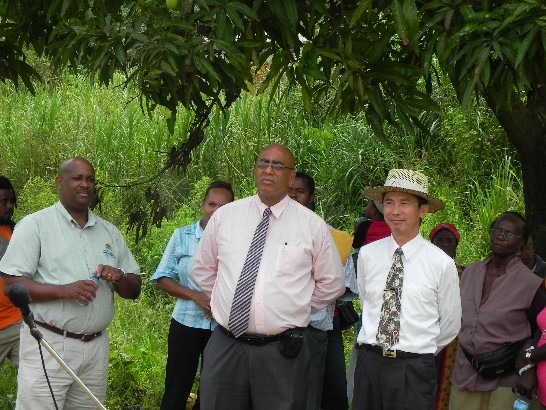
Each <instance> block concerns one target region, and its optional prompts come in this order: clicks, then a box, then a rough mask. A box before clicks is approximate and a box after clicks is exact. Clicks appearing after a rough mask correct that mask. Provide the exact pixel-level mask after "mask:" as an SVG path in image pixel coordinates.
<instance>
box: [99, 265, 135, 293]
mask: <svg viewBox="0 0 546 410" xmlns="http://www.w3.org/2000/svg"><path fill="white" fill-rule="evenodd" d="M95 276H97V277H99V278H100V279H101V280H104V281H106V282H111V283H112V284H113V285H114V289H115V291H116V292H117V293H118V295H119V296H121V297H122V298H123V299H136V298H138V296H139V295H140V289H141V287H142V279H141V278H140V275H135V274H133V273H129V272H127V273H126V274H124V273H123V271H122V270H121V269H119V268H114V267H112V266H109V265H102V264H101V265H99V266H97V271H96V272H95Z"/></svg>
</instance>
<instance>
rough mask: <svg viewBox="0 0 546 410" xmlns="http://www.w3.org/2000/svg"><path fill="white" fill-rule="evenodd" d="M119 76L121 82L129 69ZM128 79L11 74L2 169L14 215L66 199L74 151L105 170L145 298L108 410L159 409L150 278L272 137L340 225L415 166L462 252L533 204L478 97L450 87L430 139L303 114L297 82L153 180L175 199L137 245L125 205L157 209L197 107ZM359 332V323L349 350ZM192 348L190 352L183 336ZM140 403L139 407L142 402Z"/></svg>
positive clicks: (160, 342) (114, 377) (107, 208)
mask: <svg viewBox="0 0 546 410" xmlns="http://www.w3.org/2000/svg"><path fill="white" fill-rule="evenodd" d="M120 83H121V79H120ZM135 97H136V96H135V95H133V94H132V93H131V91H130V90H126V89H123V88H122V87H111V88H109V89H105V88H92V87H90V86H89V85H88V83H87V82H86V80H85V79H84V78H80V77H78V76H70V75H63V76H61V77H53V76H49V77H48V81H47V82H46V83H45V84H44V85H42V86H40V87H38V89H37V93H36V95H35V96H31V95H30V94H29V93H28V92H26V91H16V90H14V89H13V88H12V87H10V86H8V85H4V84H0V107H1V108H0V136H1V138H0V174H3V175H6V176H7V177H9V178H10V179H11V180H12V181H13V182H14V184H15V187H16V190H17V192H18V205H19V206H18V208H17V212H16V220H19V219H21V218H22V217H24V216H25V215H27V214H29V213H31V212H34V211H36V210H38V209H41V208H43V207H45V206H48V205H50V204H52V203H53V202H54V201H55V200H56V193H55V190H54V184H53V180H54V177H55V174H56V169H57V167H58V165H59V164H60V162H61V161H62V160H64V159H65V158H67V157H70V156H74V155H81V156H85V157H87V158H88V159H89V160H90V161H91V162H92V163H93V164H94V165H95V168H96V171H97V178H98V181H99V189H100V198H101V202H100V205H99V207H98V208H97V209H96V212H97V213H99V214H100V215H102V216H103V217H104V218H106V219H108V220H110V221H111V222H113V223H114V224H116V225H117V226H118V227H119V228H120V230H122V232H124V233H125V234H126V238H127V241H128V243H129V246H130V248H131V249H132V251H133V253H134V255H135V257H136V258H137V260H138V262H139V264H140V266H141V269H142V275H143V280H144V290H143V293H142V296H141V298H140V299H139V300H137V301H135V302H129V301H124V300H120V299H119V298H118V299H117V300H116V316H115V319H114V322H113V323H112V325H111V326H110V328H109V332H110V337H111V358H110V369H109V381H108V387H109V390H108V398H107V402H106V405H107V407H108V408H110V409H121V408H124V409H130V408H135V409H136V408H142V409H156V408H158V407H159V402H160V398H161V394H162V389H163V377H164V365H165V361H166V347H167V340H166V339H167V330H168V325H169V321H170V315H171V311H172V308H173V306H174V300H173V299H172V298H170V297H167V296H166V295H164V294H163V293H161V292H159V291H158V290H157V289H156V288H155V287H154V286H153V285H151V284H150V283H149V282H148V278H149V276H150V275H151V274H152V273H153V271H154V269H155V267H156V266H157V264H158V263H159V260H160V258H161V255H162V252H163V249H164V247H165V245H166V243H167V241H168V239H169V237H170V235H171V234H172V232H173V230H174V229H175V228H177V227H179V226H182V225H186V224H189V223H191V222H192V221H194V220H196V219H198V218H199V217H200V208H199V206H200V202H201V200H202V196H203V193H204V189H205V187H206V186H207V184H208V183H209V182H210V180H212V179H217V178H222V179H227V180H229V181H231V182H232V183H233V185H234V188H235V192H236V196H237V197H238V198H241V197H244V196H247V195H250V194H252V193H253V192H254V184H253V179H252V167H253V161H254V158H255V156H256V154H257V153H258V151H259V150H260V149H261V147H263V146H265V145H267V144H269V143H273V142H280V143H283V144H285V145H287V146H288V147H290V148H291V149H292V151H293V152H294V154H295V156H296V159H297V168H298V170H301V171H304V172H307V173H309V174H311V175H313V176H314V177H315V180H316V183H317V192H316V194H317V198H318V203H317V205H318V207H317V212H318V213H319V214H320V215H322V216H323V217H324V218H325V220H326V221H327V222H328V223H330V224H331V225H333V226H335V227H338V228H340V229H345V230H348V231H350V232H351V231H352V229H353V224H354V221H355V220H356V218H357V216H358V213H359V211H360V210H362V209H363V206H364V203H365V200H364V198H363V196H362V190H363V188H364V187H365V186H374V185H380V184H381V183H382V182H383V180H384V178H385V175H386V173H387V171H388V170H389V169H390V168H395V167H408V168H413V169H419V170H422V171H424V172H425V173H426V174H427V175H428V176H429V177H430V183H431V191H432V193H433V194H436V195H437V196H439V197H440V198H442V199H443V200H444V201H445V202H446V204H447V207H446V210H445V211H443V212H440V213H437V214H431V215H429V216H427V217H426V218H425V220H424V222H423V225H422V233H423V234H424V235H428V232H429V231H430V229H431V228H432V227H433V226H434V225H435V224H437V223H439V222H444V221H449V222H451V223H454V224H455V225H456V226H457V227H458V229H459V230H460V232H461V234H462V241H461V244H460V247H459V252H458V257H457V259H458V262H459V263H461V264H466V263H468V262H470V261H473V260H478V259H481V258H483V257H484V256H485V255H486V254H487V227H488V224H489V222H490V221H491V220H492V218H493V217H494V216H495V215H496V214H498V213H499V212H501V211H503V210H507V209H516V210H520V211H522V210H523V201H522V184H521V176H520V171H519V168H518V165H517V161H516V160H515V154H514V152H515V151H513V150H512V149H510V148H508V149H506V148H503V147H506V146H508V143H507V140H506V137H505V135H504V134H503V132H502V129H501V128H500V127H499V126H498V124H497V123H496V121H495V119H494V118H493V116H492V115H491V113H490V112H489V111H487V109H486V108H484V107H483V106H480V105H477V106H475V107H473V108H472V110H469V111H466V112H463V111H461V110H460V109H459V108H458V105H457V103H456V101H455V99H454V97H453V94H452V91H451V90H450V88H449V87H447V86H444V87H439V95H438V96H437V98H438V99H439V100H440V103H441V106H442V112H441V113H438V114H423V118H424V119H425V122H426V123H427V124H428V127H429V129H430V135H425V134H419V133H418V134H416V135H407V134H401V133H399V132H397V131H396V130H388V135H389V137H388V138H387V139H386V140H384V141H379V140H377V138H376V137H374V135H373V134H372V133H371V131H370V128H369V127H368V126H367V125H366V123H365V120H364V116H355V117H343V118H337V119H329V118H326V117H325V116H324V115H322V112H321V107H316V109H315V112H314V113H313V114H312V115H308V114H305V112H304V109H303V106H302V103H301V98H300V96H299V95H298V94H297V92H294V91H291V90H286V89H285V90H282V93H280V94H279V95H276V96H273V97H272V100H271V101H269V100H268V98H269V97H268V96H255V95H252V94H246V95H243V96H242V97H241V98H240V99H239V100H238V101H237V102H236V103H235V104H234V105H233V106H232V108H231V109H230V110H229V111H228V112H227V113H224V114H223V113H220V112H214V114H213V116H212V118H211V124H210V126H209V127H208V129H207V132H206V138H205V141H204V142H203V143H202V144H201V146H199V147H198V148H197V150H196V151H195V152H194V155H193V161H192V163H191V165H190V166H189V168H188V170H187V173H185V174H184V173H178V172H175V171H169V172H165V173H164V174H163V176H162V178H161V179H156V180H154V181H153V185H154V186H156V187H157V188H158V190H159V192H160V193H161V196H162V198H163V199H164V200H165V202H166V204H167V210H168V219H167V220H166V221H164V222H163V223H162V225H161V227H158V228H156V227H150V228H149V229H148V233H147V236H146V237H145V238H144V239H143V240H141V241H140V242H138V243H137V242H136V241H135V231H134V230H131V229H128V225H127V215H128V213H129V212H130V211H132V210H134V209H135V208H136V207H140V208H141V209H143V210H145V211H147V210H148V205H147V203H146V202H145V200H144V189H145V187H147V185H146V184H142V183H140V182H143V181H145V180H147V179H149V178H150V177H151V176H153V175H156V174H157V173H158V172H159V170H160V169H161V167H162V165H163V163H164V161H165V158H166V154H167V153H168V152H169V150H170V148H171V147H172V146H173V145H175V144H179V143H181V142H182V141H183V139H184V138H185V130H186V129H187V126H188V123H189V121H191V118H192V116H191V114H190V113H185V112H182V113H181V114H180V116H179V118H178V122H177V126H176V132H175V134H174V135H170V134H169V133H168V132H167V126H166V119H167V118H168V116H169V114H168V113H167V112H164V111H161V110H157V111H156V112H155V113H154V115H153V116H152V117H151V118H150V117H146V116H145V115H144V114H143V113H142V112H141V109H140V107H139V105H138V102H137V101H138V98H135ZM352 338H353V334H352V332H350V331H347V332H346V334H345V340H346V345H347V349H346V350H347V355H348V354H349V353H350V344H351V343H352ZM181 348H184V347H183V346H181ZM14 397H15V372H14V370H13V369H12V368H11V366H9V365H7V364H4V366H2V367H1V368H0V410H7V409H12V408H14ZM133 406H134V407H133ZM138 406H140V407H138Z"/></svg>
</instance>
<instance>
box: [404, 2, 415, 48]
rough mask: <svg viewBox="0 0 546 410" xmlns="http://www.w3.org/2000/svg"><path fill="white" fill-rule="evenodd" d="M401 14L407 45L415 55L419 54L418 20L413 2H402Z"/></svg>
mask: <svg viewBox="0 0 546 410" xmlns="http://www.w3.org/2000/svg"><path fill="white" fill-rule="evenodd" d="M403 13H404V20H405V25H406V27H407V33H408V34H407V35H408V41H409V45H410V46H411V48H412V49H413V51H414V52H415V53H419V18H418V17H417V5H416V4H415V0H404V6H403Z"/></svg>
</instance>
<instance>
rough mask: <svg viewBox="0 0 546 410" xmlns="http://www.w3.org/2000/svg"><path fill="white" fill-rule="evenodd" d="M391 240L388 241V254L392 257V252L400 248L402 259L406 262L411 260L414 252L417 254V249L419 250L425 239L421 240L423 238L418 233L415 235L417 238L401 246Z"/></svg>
mask: <svg viewBox="0 0 546 410" xmlns="http://www.w3.org/2000/svg"><path fill="white" fill-rule="evenodd" d="M390 238H391V239H392V240H391V241H390V244H389V246H390V249H389V253H390V255H391V256H393V255H394V251H396V249H398V248H400V247H401V248H402V252H403V253H404V259H406V260H410V259H411V258H412V256H413V255H415V252H417V249H419V247H420V246H421V244H422V243H423V241H424V240H425V239H423V237H422V236H421V234H420V233H418V234H417V236H416V237H415V238H413V239H412V240H411V241H409V242H406V243H405V244H404V245H403V246H400V245H398V244H397V243H396V241H395V240H394V238H393V237H392V235H391V237H390Z"/></svg>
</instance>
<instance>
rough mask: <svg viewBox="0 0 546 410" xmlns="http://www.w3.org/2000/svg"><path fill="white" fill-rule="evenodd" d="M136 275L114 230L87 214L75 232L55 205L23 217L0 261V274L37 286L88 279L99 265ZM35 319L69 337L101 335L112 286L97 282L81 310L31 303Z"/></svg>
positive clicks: (110, 309)
mask: <svg viewBox="0 0 546 410" xmlns="http://www.w3.org/2000/svg"><path fill="white" fill-rule="evenodd" d="M101 263H102V264H104V265H110V266H112V267H115V268H122V269H123V270H125V271H126V272H128V273H134V274H140V268H139V267H138V265H137V263H136V261H135V259H134V257H133V255H132V254H131V251H129V248H128V247H127V245H126V244H125V241H124V240H123V237H122V236H121V233H120V232H119V230H118V229H117V228H116V227H115V226H114V225H112V224H111V223H109V222H107V221H105V220H104V219H102V218H100V217H98V216H96V215H94V214H93V213H92V212H91V211H89V216H88V222H87V224H86V225H85V226H84V227H83V228H81V227H80V226H79V225H78V224H77V223H76V221H74V219H72V217H71V216H70V214H69V213H68V211H67V210H66V209H65V208H64V207H63V205H62V204H61V203H60V202H57V203H56V204H55V205H53V206H50V207H49V208H45V209H42V210H41V211H38V212H36V213H33V214H31V215H28V216H27V217H25V218H23V219H22V220H21V221H20V222H19V223H18V224H17V229H15V231H14V234H13V236H12V238H11V241H10V244H9V246H8V249H7V251H6V253H5V255H4V257H3V258H2V260H1V261H0V271H1V272H3V273H6V274H8V275H13V276H26V277H28V278H30V279H32V280H34V281H36V282H38V283H48V284H54V285H64V284H68V283H72V282H75V281H78V280H82V279H88V278H89V277H90V275H91V274H92V273H93V272H95V271H96V269H97V266H98V265H99V264H101ZM30 308H31V310H32V312H33V313H34V317H35V318H36V320H39V321H42V322H45V323H49V324H50V325H53V326H56V327H58V328H60V329H64V330H66V331H69V332H74V333H94V332H98V331H102V330H104V329H105V328H106V327H107V326H108V325H109V324H110V322H111V321H112V318H113V317H114V290H113V286H112V285H110V284H107V283H106V282H104V281H102V280H101V281H100V283H99V289H98V290H97V297H96V299H95V300H94V301H93V303H90V304H89V305H87V306H81V305H80V304H79V303H77V301H75V300H52V301H48V302H39V303H31V305H30Z"/></svg>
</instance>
